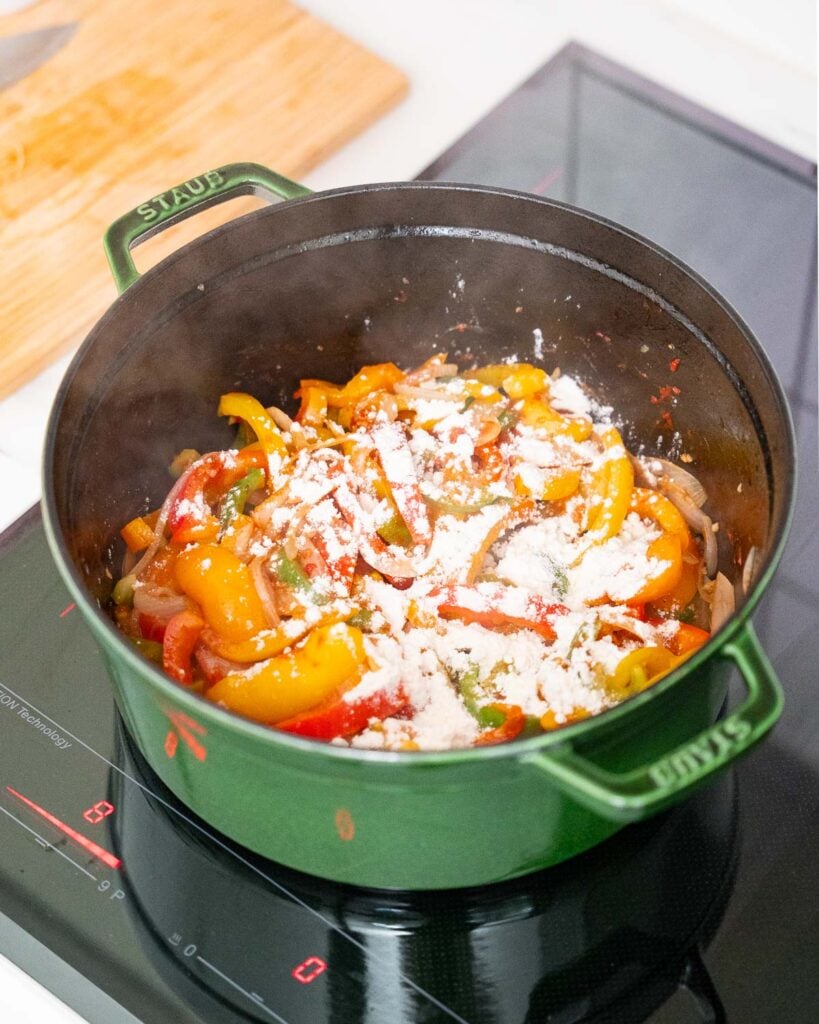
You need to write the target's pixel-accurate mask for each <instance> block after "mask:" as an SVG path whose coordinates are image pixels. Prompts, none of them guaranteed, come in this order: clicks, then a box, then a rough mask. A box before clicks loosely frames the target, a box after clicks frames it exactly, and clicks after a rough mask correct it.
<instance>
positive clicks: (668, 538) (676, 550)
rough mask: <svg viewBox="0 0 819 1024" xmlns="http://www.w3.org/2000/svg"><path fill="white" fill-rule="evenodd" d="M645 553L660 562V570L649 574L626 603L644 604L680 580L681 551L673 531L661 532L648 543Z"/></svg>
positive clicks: (674, 585) (660, 595)
mask: <svg viewBox="0 0 819 1024" xmlns="http://www.w3.org/2000/svg"><path fill="white" fill-rule="evenodd" d="M646 554H647V555H648V557H649V558H655V559H657V560H658V561H659V562H660V563H662V568H661V569H660V571H659V572H658V573H657V574H656V575H654V576H651V577H650V578H649V579H648V580H646V582H645V583H644V584H643V586H642V587H640V589H639V590H638V591H637V592H636V593H635V594H632V595H631V597H630V598H628V599H627V600H626V602H625V603H626V604H628V605H635V604H646V603H647V602H649V601H655V600H656V599H657V598H659V597H663V596H664V595H665V594H668V593H670V592H671V591H672V590H674V588H675V587H676V586H677V584H678V583H679V582H680V577H681V576H682V551H681V550H680V541H679V538H678V537H677V535H676V534H675V533H661V534H660V536H659V537H657V538H656V539H655V540H653V541H652V542H651V543H650V544H649V545H648V550H647V551H646Z"/></svg>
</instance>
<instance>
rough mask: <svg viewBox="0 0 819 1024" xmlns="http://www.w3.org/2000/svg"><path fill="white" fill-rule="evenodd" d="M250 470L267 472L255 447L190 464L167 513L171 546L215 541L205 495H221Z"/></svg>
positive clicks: (261, 452)
mask: <svg viewBox="0 0 819 1024" xmlns="http://www.w3.org/2000/svg"><path fill="white" fill-rule="evenodd" d="M254 467H255V468H256V469H263V470H266V469H267V455H266V453H265V451H264V450H263V449H262V448H261V447H257V446H256V445H252V446H250V447H249V448H242V450H241V451H238V452H236V451H223V452H210V453H209V454H207V455H203V456H202V458H201V459H199V461H198V462H196V463H194V465H193V466H191V468H190V470H189V472H188V476H187V477H186V479H185V481H184V483H183V485H182V487H181V489H180V490H179V492H178V493H177V495H176V498H175V500H174V502H173V505H172V506H171V508H170V509H169V510H168V529H169V530H170V531H171V536H172V538H173V540H174V542H175V543H177V544H193V543H196V542H197V541H209V540H213V539H215V538H216V537H217V536H218V534H219V520H218V519H217V518H216V516H215V515H214V514H213V513H212V512H211V508H210V502H209V495H210V494H212V493H214V492H215V493H216V494H218V495H221V494H223V493H224V492H225V491H226V490H227V489H228V488H229V487H231V486H232V485H233V484H234V483H236V481H237V480H240V479H241V478H242V477H243V476H245V475H246V474H247V473H249V472H250V470H251V469H253V468H254Z"/></svg>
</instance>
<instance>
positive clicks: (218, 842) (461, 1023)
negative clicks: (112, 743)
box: [0, 683, 469, 1024]
mask: <svg viewBox="0 0 819 1024" xmlns="http://www.w3.org/2000/svg"><path fill="white" fill-rule="evenodd" d="M3 690H5V692H6V693H10V694H11V696H12V697H16V698H17V700H20V701H24V702H25V703H26V704H27V705H28V706H29V707H30V708H32V709H33V710H34V711H36V712H37V714H38V715H42V716H43V717H44V718H47V719H48V721H49V722H51V723H53V725H55V726H56V727H57V728H58V729H61V730H62V731H63V732H64V733H65V734H66V736H70V737H71V739H72V740H74V741H75V742H76V743H77V744H78V745H79V746H81V747H85V749H86V750H87V751H88V753H89V754H93V755H94V757H97V758H99V760H100V761H102V762H103V763H104V764H107V765H108V766H109V768H113V770H114V771H115V772H118V773H119V774H120V775H121V776H122V777H123V778H124V779H127V780H128V781H129V782H131V783H133V784H134V785H135V786H138V787H139V788H140V789H141V790H143V791H144V792H145V793H147V794H148V795H149V796H150V797H151V798H152V799H153V800H156V802H157V803H160V804H162V806H163V807H165V808H166V809H167V810H168V811H169V812H170V813H171V814H173V815H175V816H176V817H177V818H180V819H181V820H182V821H184V822H185V823H186V824H187V825H188V826H189V827H190V828H193V829H195V830H196V831H197V832H199V833H201V834H202V835H203V836H205V837H206V838H207V839H208V840H209V841H210V842H212V843H213V844H214V845H215V846H218V847H219V848H220V849H221V850H223V851H224V852H225V853H226V854H228V855H229V856H231V857H233V858H234V859H235V860H237V861H238V862H239V863H240V864H242V865H243V866H244V867H246V868H248V869H249V870H250V871H252V872H253V873H254V874H255V875H258V876H259V878H262V879H264V880H265V881H266V882H267V883H268V884H269V885H272V886H273V888H275V889H277V890H278V891H279V892H280V893H283V894H284V895H285V896H286V897H287V898H288V899H289V900H291V901H292V902H293V903H295V904H296V906H299V907H301V908H302V909H303V910H305V911H306V912H307V913H308V914H312V916H313V917H315V918H317V919H318V920H319V921H321V922H322V924H324V925H325V926H326V927H327V928H330V929H331V930H332V931H334V932H335V933H336V934H337V935H340V936H341V937H342V938H343V939H346V940H347V942H349V943H350V944H351V945H353V946H355V947H356V948H357V949H360V950H361V952H362V953H363V954H364V956H365V957H367V958H368V959H371V960H374V961H376V962H384V957H381V956H379V955H378V954H377V953H374V952H373V951H372V950H371V949H368V948H367V946H366V945H365V944H364V943H363V942H361V941H359V940H358V939H356V938H354V936H352V935H351V934H350V933H349V932H347V931H345V930H344V929H343V928H342V927H341V926H340V925H338V924H336V923H335V921H332V920H331V919H330V918H329V917H325V916H324V914H321V913H320V912H319V911H318V910H316V909H315V907H311V906H310V904H309V903H306V902H305V901H304V900H303V899H301V898H300V897H298V896H296V894H295V893H292V892H291V891H290V890H289V889H288V888H286V887H285V886H284V885H282V884H281V882H277V881H276V879H275V878H272V877H271V876H270V875H268V874H266V873H265V872H264V871H262V869H261V868H260V867H259V866H258V865H257V864H254V863H253V862H252V861H250V860H248V859H247V858H246V857H243V856H242V855H241V854H240V853H237V851H236V850H234V849H232V848H231V847H230V846H228V844H227V843H226V842H225V841H224V840H222V839H220V838H219V836H217V835H214V833H212V832H209V831H208V830H207V829H206V828H203V827H202V826H201V825H200V824H199V823H198V822H196V821H194V820H193V819H192V818H190V817H188V815H187V814H184V813H183V812H182V811H180V810H178V809H177V808H176V807H174V806H173V804H171V803H169V802H168V801H167V800H164V799H163V798H162V797H161V796H159V794H157V793H154V791H153V790H152V789H149V788H148V786H146V785H145V783H144V782H140V781H139V779H135V778H134V777H133V776H131V775H129V774H128V773H127V772H125V771H123V770H122V768H121V767H120V766H119V765H118V764H114V762H113V761H109V760H108V758H107V757H105V755H104V754H101V753H100V752H99V751H98V750H95V749H94V747H92V746H91V745H90V744H88V743H86V742H85V740H83V739H80V737H79V736H77V735H75V734H74V733H72V732H71V731H70V730H69V729H66V728H65V727H64V726H63V725H61V724H60V723H59V722H58V721H57V720H56V719H54V718H51V716H50V715H47V714H46V713H45V711H41V710H40V708H38V707H37V706H36V705H35V704H33V703H31V701H29V700H27V699H26V698H25V697H23V696H22V695H21V694H19V693H16V692H15V691H14V690H12V689H11V688H10V687H9V686H7V685H6V684H5V683H0V691H3ZM0 810H2V808H0ZM208 966H210V965H208ZM399 975H400V978H401V980H402V981H403V982H404V984H405V985H407V986H409V987H410V988H411V989H413V990H414V991H415V992H417V993H418V995H420V996H423V998H424V999H428V1000H429V1002H431V1003H432V1004H433V1005H434V1006H437V1007H438V1009H439V1010H441V1011H442V1012H443V1013H445V1014H446V1015H447V1017H449V1018H450V1019H451V1020H454V1021H456V1022H457V1024H469V1021H468V1020H466V1019H465V1018H464V1017H462V1016H461V1015H460V1014H459V1013H457V1012H456V1011H455V1010H453V1009H451V1007H449V1006H447V1005H446V1003H442V1002H441V1000H440V999H438V998H437V997H436V996H434V995H433V994H432V993H431V992H427V990H426V989H425V988H424V987H423V986H422V985H419V984H418V983H417V982H415V981H413V980H412V978H410V977H408V976H407V975H406V974H404V973H403V972H399Z"/></svg>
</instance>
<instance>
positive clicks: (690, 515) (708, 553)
mask: <svg viewBox="0 0 819 1024" xmlns="http://www.w3.org/2000/svg"><path fill="white" fill-rule="evenodd" d="M660 490H661V491H662V493H663V494H664V495H665V496H666V497H667V498H668V500H669V501H670V502H671V503H672V504H673V505H674V506H676V508H677V509H678V511H679V512H680V515H682V517H683V519H684V520H685V521H686V523H688V525H689V526H690V527H691V529H692V530H693V531H694V532H695V533H699V534H701V536H702V540H703V544H704V546H705V552H704V557H705V571H706V572H707V573H708V575H709V576H711V577H713V575H714V573H715V572H716V571H717V538H716V535H715V533H714V522H713V520H712V519H711V518H710V516H707V515H706V514H705V513H704V512H703V511H702V509H701V508H698V507H697V506H696V505H695V504H694V502H693V501H692V500H691V498H690V497H689V496H688V493H687V491H683V490H681V489H680V488H679V487H677V486H676V485H675V484H672V483H669V482H668V481H665V480H660Z"/></svg>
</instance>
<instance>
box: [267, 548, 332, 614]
mask: <svg viewBox="0 0 819 1024" xmlns="http://www.w3.org/2000/svg"><path fill="white" fill-rule="evenodd" d="M276 579H277V580H278V581H279V582H280V583H283V584H284V585H285V586H286V587H290V589H291V590H298V591H299V592H300V593H301V594H303V595H304V596H305V597H306V598H307V599H308V600H309V601H312V603H313V604H318V605H321V604H327V601H328V600H329V598H328V596H327V594H323V593H322V592H321V591H320V590H319V589H318V588H317V587H316V586H315V584H314V583H313V581H312V580H311V579H310V577H309V576H308V575H307V573H306V572H305V571H304V569H302V567H301V566H300V565H299V563H298V562H297V561H296V560H295V559H293V558H288V557H287V555H286V554H285V553H284V552H283V551H280V552H279V553H278V555H276Z"/></svg>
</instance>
